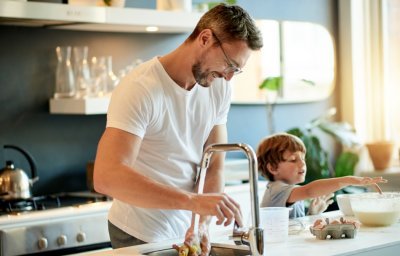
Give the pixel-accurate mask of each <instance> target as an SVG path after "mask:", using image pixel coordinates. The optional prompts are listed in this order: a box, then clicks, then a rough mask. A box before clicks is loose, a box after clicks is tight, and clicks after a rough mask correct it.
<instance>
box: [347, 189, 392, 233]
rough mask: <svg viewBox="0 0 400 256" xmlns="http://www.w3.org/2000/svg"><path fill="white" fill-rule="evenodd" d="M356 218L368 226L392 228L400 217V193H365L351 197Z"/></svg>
mask: <svg viewBox="0 0 400 256" xmlns="http://www.w3.org/2000/svg"><path fill="white" fill-rule="evenodd" d="M350 204H351V208H352V210H353V213H354V215H355V216H356V218H357V219H358V220H359V221H360V222H361V223H362V224H364V225H366V226H390V225H392V224H393V223H395V222H397V220H398V219H399V217H400V193H398V192H397V193H396V192H385V193H383V194H379V193H363V194H356V195H352V196H351V197H350Z"/></svg>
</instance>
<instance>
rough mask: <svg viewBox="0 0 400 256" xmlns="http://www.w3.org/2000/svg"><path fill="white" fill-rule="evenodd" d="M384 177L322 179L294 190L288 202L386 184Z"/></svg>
mask: <svg viewBox="0 0 400 256" xmlns="http://www.w3.org/2000/svg"><path fill="white" fill-rule="evenodd" d="M386 182H387V180H385V179H383V178H382V177H374V178H370V177H357V176H346V177H339V178H330V179H321V180H315V181H312V182H310V183H308V184H306V185H304V186H299V187H295V188H293V190H292V193H291V194H290V196H289V198H288V200H287V202H288V203H294V202H297V201H300V200H304V199H308V198H315V197H319V196H323V195H327V194H330V193H333V192H335V191H337V190H339V189H341V188H344V187H347V186H351V185H353V186H369V185H374V184H376V183H386Z"/></svg>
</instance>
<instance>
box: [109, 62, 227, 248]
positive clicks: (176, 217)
mask: <svg viewBox="0 0 400 256" xmlns="http://www.w3.org/2000/svg"><path fill="white" fill-rule="evenodd" d="M230 97H231V88H230V86H229V84H227V82H226V81H225V80H224V79H215V80H214V82H213V84H212V85H211V86H210V87H208V88H204V87H202V86H200V85H198V84H196V85H195V86H194V87H193V88H192V89H191V90H190V91H187V90H185V89H183V88H181V87H180V86H178V85H177V84H176V83H175V82H174V81H173V80H172V79H171V78H170V77H169V76H168V74H167V73H166V71H165V70H164V68H163V66H162V65H161V63H160V62H159V60H158V58H157V57H155V58H153V59H151V60H150V61H148V62H145V63H143V64H141V65H140V66H138V67H137V68H136V69H135V70H134V71H132V72H131V73H130V74H128V75H127V76H126V77H125V78H124V79H123V81H122V82H121V83H120V84H119V85H118V86H117V88H116V89H115V90H114V92H113V94H112V98H111V102H110V106H109V108H108V114H107V127H114V128H118V129H121V130H124V131H126V132H129V133H132V134H135V135H137V136H139V137H141V138H142V144H141V148H140V151H139V154H138V157H137V160H136V161H135V163H134V164H133V166H132V168H133V169H134V170H136V171H138V172H140V173H141V174H143V175H146V176H147V177H150V178H152V179H154V180H156V181H158V182H161V183H163V184H167V185H170V186H173V187H177V188H180V189H183V190H185V191H193V189H194V183H195V179H196V175H197V171H198V169H199V164H200V160H201V156H202V153H203V146H204V144H205V142H206V140H207V138H208V136H209V134H210V132H211V130H212V129H213V127H214V126H215V125H220V124H225V123H226V121H227V114H228V111H229V106H230ZM109 171H110V175H112V170H109ZM132 189H135V188H134V187H132ZM108 218H109V221H110V222H111V223H113V224H114V225H115V226H117V227H118V228H120V229H122V230H123V231H125V232H126V233H128V234H130V235H132V236H134V237H136V238H138V239H140V240H143V241H145V242H158V241H162V240H167V239H173V238H182V237H184V235H185V233H186V231H187V228H188V227H189V224H190V220H191V212H189V211H183V210H162V209H145V208H140V207H135V206H133V205H129V204H127V203H124V202H121V201H119V200H117V199H114V201H113V204H112V207H111V209H110V212H109V217H108Z"/></svg>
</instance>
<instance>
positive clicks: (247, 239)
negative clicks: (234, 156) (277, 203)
mask: <svg viewBox="0 0 400 256" xmlns="http://www.w3.org/2000/svg"><path fill="white" fill-rule="evenodd" d="M228 151H243V152H244V153H245V154H246V156H247V159H248V160H249V176H250V177H249V180H250V194H251V219H252V227H250V228H248V229H247V228H239V227H238V226H237V224H236V222H235V225H234V229H233V240H234V242H235V244H236V245H242V244H244V245H248V246H250V250H251V255H254V256H261V255H263V253H264V242H263V237H264V232H263V229H262V228H261V227H260V211H259V206H258V186H257V180H258V175H257V157H256V154H255V153H254V150H253V149H252V148H251V147H250V146H249V145H247V144H244V143H235V144H212V145H210V146H208V147H207V148H206V150H205V151H204V153H203V156H202V159H201V166H200V167H201V168H200V174H199V178H198V182H199V186H198V193H199V194H201V193H203V188H204V179H205V176H206V170H207V168H208V166H209V163H210V159H211V156H212V154H213V153H214V152H228ZM198 218H199V217H198V216H196V218H195V228H196V227H197V225H198Z"/></svg>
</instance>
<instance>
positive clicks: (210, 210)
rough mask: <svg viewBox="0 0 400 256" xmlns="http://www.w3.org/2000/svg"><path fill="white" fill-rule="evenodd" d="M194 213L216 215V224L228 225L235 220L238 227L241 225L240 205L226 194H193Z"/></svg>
mask: <svg viewBox="0 0 400 256" xmlns="http://www.w3.org/2000/svg"><path fill="white" fill-rule="evenodd" d="M193 197H194V200H192V201H193V208H192V211H193V212H194V213H197V214H200V215H201V216H207V215H209V216H216V217H217V225H221V224H222V223H223V224H224V226H228V225H230V224H231V223H233V221H236V222H237V223H238V224H239V226H240V227H243V217H242V212H241V210H240V205H239V204H238V203H237V202H235V201H234V200H233V199H232V198H231V197H229V196H228V195H226V194H224V193H221V194H219V193H218V194H217V193H207V194H194V195H193Z"/></svg>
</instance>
